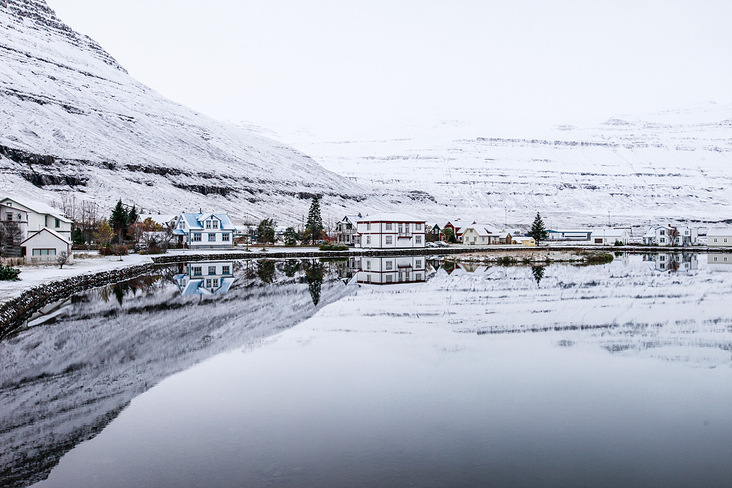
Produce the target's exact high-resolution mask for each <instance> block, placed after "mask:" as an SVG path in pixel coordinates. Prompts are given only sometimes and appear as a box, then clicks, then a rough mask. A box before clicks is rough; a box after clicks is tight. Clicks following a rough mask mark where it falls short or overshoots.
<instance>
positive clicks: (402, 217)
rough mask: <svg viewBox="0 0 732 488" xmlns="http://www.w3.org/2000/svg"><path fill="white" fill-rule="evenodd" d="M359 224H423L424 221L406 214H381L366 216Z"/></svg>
mask: <svg viewBox="0 0 732 488" xmlns="http://www.w3.org/2000/svg"><path fill="white" fill-rule="evenodd" d="M359 220H360V222H419V223H423V222H425V220H424V219H420V218H417V217H413V216H411V215H407V214H401V213H391V212H382V213H377V214H374V215H367V216H365V217H362V218H361V219H359Z"/></svg>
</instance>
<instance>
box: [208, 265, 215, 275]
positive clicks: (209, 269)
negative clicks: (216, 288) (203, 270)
mask: <svg viewBox="0 0 732 488" xmlns="http://www.w3.org/2000/svg"><path fill="white" fill-rule="evenodd" d="M208 274H210V275H212V274H216V266H209V267H208Z"/></svg>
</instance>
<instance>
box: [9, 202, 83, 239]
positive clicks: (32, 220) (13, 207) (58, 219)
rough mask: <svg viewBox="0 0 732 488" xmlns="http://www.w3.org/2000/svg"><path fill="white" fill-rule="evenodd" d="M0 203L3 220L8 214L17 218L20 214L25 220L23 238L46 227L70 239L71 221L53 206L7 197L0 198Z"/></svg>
mask: <svg viewBox="0 0 732 488" xmlns="http://www.w3.org/2000/svg"><path fill="white" fill-rule="evenodd" d="M0 205H2V206H3V208H4V209H5V210H4V211H3V212H2V214H3V220H7V218H8V216H11V218H17V217H18V215H22V216H23V217H24V219H25V222H26V225H25V229H24V231H23V232H24V234H23V239H24V240H25V239H26V238H28V237H30V236H32V235H33V234H35V233H37V232H40V231H41V230H43V229H44V228H46V227H47V228H49V229H51V230H53V231H54V232H55V233H56V234H58V235H60V236H61V237H63V238H64V239H66V240H69V241H70V240H71V223H72V222H71V220H70V219H67V218H66V217H65V216H64V215H63V214H62V213H61V212H60V211H59V210H56V209H55V208H52V207H49V206H48V205H46V204H44V203H40V202H31V201H25V200H19V199H17V198H9V197H7V198H3V199H2V200H0Z"/></svg>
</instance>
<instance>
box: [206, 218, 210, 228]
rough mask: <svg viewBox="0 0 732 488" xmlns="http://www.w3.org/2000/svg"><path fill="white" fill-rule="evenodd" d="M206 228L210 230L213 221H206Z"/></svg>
mask: <svg viewBox="0 0 732 488" xmlns="http://www.w3.org/2000/svg"><path fill="white" fill-rule="evenodd" d="M206 228H207V229H210V228H211V221H210V220H207V221H206Z"/></svg>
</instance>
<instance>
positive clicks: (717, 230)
mask: <svg viewBox="0 0 732 488" xmlns="http://www.w3.org/2000/svg"><path fill="white" fill-rule="evenodd" d="M715 236H716V237H719V236H732V227H710V228H709V230H708V231H707V237H715Z"/></svg>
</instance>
